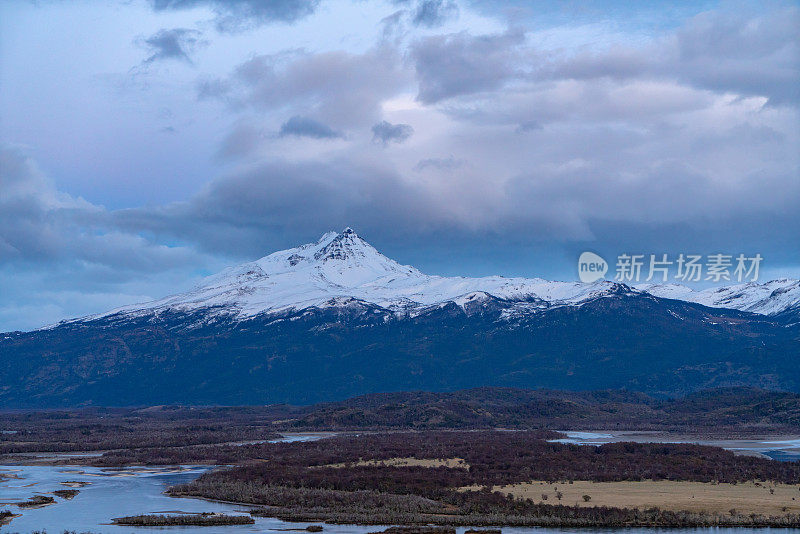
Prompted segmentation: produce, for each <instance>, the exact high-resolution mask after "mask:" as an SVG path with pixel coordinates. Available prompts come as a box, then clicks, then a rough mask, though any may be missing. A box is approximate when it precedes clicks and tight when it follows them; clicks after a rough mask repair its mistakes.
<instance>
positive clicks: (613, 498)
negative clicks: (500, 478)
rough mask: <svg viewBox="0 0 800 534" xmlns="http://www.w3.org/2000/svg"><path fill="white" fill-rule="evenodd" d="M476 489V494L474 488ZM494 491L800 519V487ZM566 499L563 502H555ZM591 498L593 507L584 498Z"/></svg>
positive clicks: (523, 487) (524, 487)
mask: <svg viewBox="0 0 800 534" xmlns="http://www.w3.org/2000/svg"><path fill="white" fill-rule="evenodd" d="M470 489H473V488H470ZM492 489H493V490H494V491H500V492H503V493H506V494H509V493H510V494H512V495H513V496H514V497H518V498H524V499H532V500H533V501H536V502H540V501H542V500H543V499H542V495H543V494H545V495H547V500H546V501H545V502H546V503H548V504H559V503H560V504H565V505H577V506H613V507H618V508H641V509H645V508H650V507H657V508H660V509H662V510H673V511H690V512H717V513H728V512H729V511H730V510H731V509H735V510H736V511H737V512H738V513H744V514H750V513H756V514H765V515H781V514H788V513H795V514H797V513H800V483H798V484H797V485H788V484H772V483H758V484H757V483H754V482H746V483H741V484H711V483H705V482H674V481H669V480H658V481H653V480H647V481H641V482H630V481H626V482H590V481H585V480H576V481H574V482H573V483H572V484H569V483H563V482H559V483H555V484H551V483H549V482H527V483H520V484H512V485H508V486H495V487H494V488H492ZM557 492H561V493H562V497H561V500H559V499H558V498H557V496H556V493H557ZM584 495H589V496H590V497H591V500H590V501H584V499H583V496H584Z"/></svg>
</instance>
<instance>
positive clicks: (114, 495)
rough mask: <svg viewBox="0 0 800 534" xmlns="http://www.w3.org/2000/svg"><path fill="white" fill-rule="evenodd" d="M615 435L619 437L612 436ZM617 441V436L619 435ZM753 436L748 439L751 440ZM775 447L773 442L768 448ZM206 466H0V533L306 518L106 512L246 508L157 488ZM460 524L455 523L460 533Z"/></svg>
mask: <svg viewBox="0 0 800 534" xmlns="http://www.w3.org/2000/svg"><path fill="white" fill-rule="evenodd" d="M577 434H578V433H570V438H569V439H571V440H576V442H586V443H588V442H590V441H592V440H594V442H593V443H592V444H597V443H595V442H596V441H598V440H604V441H602V442H608V440H612V439H614V437H615V436H612V435H611V434H610V433H609V434H601V433H580V435H577ZM322 437H324V435H321V434H304V435H295V436H290V437H287V438H285V439H284V440H282V441H297V440H312V439H320V438H322ZM616 437H617V438H619V436H616ZM618 440H619V439H618ZM754 443H755V445H754ZM726 444H727V445H730V446H731V447H729V448H734V447H733V446H737V445H738V446H739V447H740V448H746V449H748V450H750V449H751V448H752V447H758V448H764V449H765V450H784V449H786V448H787V447H788V448H789V449H790V450H793V449H791V448H792V447H800V441H798V440H786V441H781V442H777V443H768V442H747V443H744V442H743V443H739V444H737V443H736V442H727V443H726ZM770 447H774V449H770ZM208 469H210V468H209V467H208V466H184V467H182V468H180V469H176V468H173V467H170V468H130V469H123V470H110V469H100V468H91V467H75V466H0V471H2V472H3V473H4V474H6V475H15V476H16V477H18V478H12V479H10V480H7V481H5V482H3V483H0V510H3V509H9V510H11V511H13V512H14V513H21V514H22V516H21V517H18V518H16V519H14V520H13V521H12V522H11V524H10V525H7V526H5V527H0V532H3V533H6V532H9V533H11V532H21V533H27V532H32V531H34V530H47V531H48V532H50V534H60V533H61V532H63V531H64V530H74V531H76V532H94V533H99V532H109V533H115V532H117V533H121V532H125V533H128V532H155V531H158V532H163V531H165V530H168V531H169V530H171V531H181V532H189V531H194V530H197V531H201V532H206V533H209V534H212V533H234V532H266V531H279V530H281V529H304V528H305V527H306V526H308V523H302V524H299V523H287V522H284V521H280V520H277V519H270V518H256V523H255V525H236V526H226V527H203V528H199V527H167V528H161V529H156V528H154V529H150V528H139V527H136V528H133V527H120V526H115V525H111V524H110V522H111V519H112V518H114V517H120V516H125V515H136V514H142V513H181V512H192V513H198V512H225V513H227V514H232V515H237V514H241V515H245V514H247V510H248V508H247V507H244V506H239V505H232V504H224V503H214V502H208V501H203V500H200V499H185V498H173V497H168V496H166V495H164V494H163V491H164V490H165V489H166V488H167V487H168V486H171V485H174V484H180V483H184V482H188V481H191V480H193V479H194V478H196V477H197V476H199V475H200V474H202V473H203V472H205V471H207V470H208ZM65 481H80V482H88V483H89V485H87V486H85V487H83V488H77V489H79V490H80V493H79V494H78V495H77V496H76V497H75V498H74V499H72V500H64V499H61V498H58V497H56V504H53V505H50V506H46V507H44V508H38V509H32V510H19V509H18V508H17V507H16V506H4V505H6V504H8V503H10V502H16V501H20V500H25V499H28V498H30V497H31V496H33V495H36V494H48V493H49V492H52V491H53V490H57V489H67V488H66V486H64V485H62V482H65ZM324 528H325V532H330V533H333V534H340V533H341V534H344V533H353V534H367V533H368V532H375V531H378V530H381V527H375V526H372V527H360V526H354V525H325V527H324ZM464 530H465V529H459V534H463V531H464ZM657 530H659V529H626V530H625V532H626V533H630V534H634V533H648V534H652V533H653V532H655V531H657ZM772 530H774V531H775V532H776V533H778V532H780V533H787V534H788V533H793V534H797V533H800V529H789V530H787V529H772ZM752 531H755V530H752V529H669V530H664V532H669V533H671V534H688V533H690V532H699V533H703V534H712V533H713V534H741V533H743V532H752ZM757 531H758V532H763V533H766V532H769V531H770V529H758V530H757ZM503 532H504V534H524V533H537V534H547V533H551V532H552V533H556V532H558V533H562V534H564V533H568V532H575V533H584V534H585V533H587V532H613V531H611V530H606V529H558V530H556V529H541V528H524V529H523V528H504V529H503Z"/></svg>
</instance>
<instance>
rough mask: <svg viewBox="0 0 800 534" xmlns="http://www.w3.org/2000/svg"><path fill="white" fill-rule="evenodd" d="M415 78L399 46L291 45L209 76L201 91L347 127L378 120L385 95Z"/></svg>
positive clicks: (237, 104) (238, 105) (245, 105)
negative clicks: (334, 48)
mask: <svg viewBox="0 0 800 534" xmlns="http://www.w3.org/2000/svg"><path fill="white" fill-rule="evenodd" d="M410 81H411V74H410V72H409V71H408V70H407V68H406V67H405V66H404V65H403V63H402V61H401V56H400V54H399V52H398V51H397V50H396V49H394V48H393V47H389V46H381V47H378V48H375V49H371V50H368V51H367V52H365V53H363V54H350V53H347V52H322V53H317V54H310V53H306V52H303V51H290V52H286V53H282V54H272V55H260V56H255V57H253V58H252V59H250V60H248V61H246V62H244V63H242V64H240V65H239V66H238V67H236V68H235V69H234V72H233V73H232V74H231V75H230V76H228V77H226V78H224V79H214V80H204V81H203V82H202V84H201V86H200V87H199V88H198V95H199V96H201V97H204V98H219V99H222V100H224V101H226V102H228V103H230V104H231V105H232V106H234V107H235V108H237V109H241V108H256V109H259V110H267V111H273V110H284V109H286V108H289V109H294V110H297V111H298V114H300V115H305V116H314V117H315V118H316V120H319V121H320V122H323V123H324V124H328V125H330V126H331V127H332V128H334V129H337V130H347V129H349V128H352V127H359V126H366V125H368V124H374V121H375V120H376V119H377V118H378V117H379V116H380V106H381V103H382V102H383V100H384V99H386V98H388V97H390V96H393V95H395V94H398V93H399V92H400V91H402V90H403V88H405V87H407V86H408V85H409V83H410Z"/></svg>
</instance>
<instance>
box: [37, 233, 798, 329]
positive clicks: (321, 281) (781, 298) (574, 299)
mask: <svg viewBox="0 0 800 534" xmlns="http://www.w3.org/2000/svg"><path fill="white" fill-rule="evenodd" d="M621 292H622V293H624V292H632V293H633V292H642V293H647V294H650V295H653V296H656V297H660V298H668V299H673V300H680V301H684V302H693V303H697V304H701V305H704V306H709V307H713V308H727V309H735V310H740V311H746V312H751V313H759V314H762V315H777V314H780V313H782V312H784V311H786V310H789V309H792V308H794V307H798V306H800V280H790V279H782V280H773V281H769V282H765V283H763V284H758V283H749V284H738V285H733V286H725V287H719V288H712V289H708V290H702V291H695V290H693V289H691V288H689V287H686V286H682V285H678V284H640V285H636V286H632V287H631V286H628V285H625V284H621V283H617V282H614V281H611V280H599V281H597V282H593V283H589V284H585V283H581V282H562V281H550V280H545V279H542V278H523V277H504V276H486V277H480V278H469V277H445V276H437V275H428V274H425V273H423V272H421V271H420V270H418V269H416V268H415V267H412V266H409V265H402V264H400V263H398V262H396V261H394V260H392V259H390V258H388V257H386V256H384V255H383V254H381V253H380V252H379V251H377V250H376V249H375V248H374V247H373V246H372V245H370V244H369V243H368V242H366V241H365V240H363V239H362V238H361V237H360V236H359V235H358V234H356V233H355V232H354V231H353V230H352V229H351V228H349V227H348V228H345V229H344V230H343V231H342V232H334V231H331V232H327V233H325V234H324V235H323V236H322V237H321V238H320V239H319V240H318V241H317V242H315V243H307V244H304V245H300V246H298V247H294V248H290V249H286V250H281V251H277V252H274V253H272V254H269V255H267V256H264V257H262V258H259V259H257V260H254V261H251V262H245V263H243V264H240V265H237V266H233V267H229V268H227V269H224V270H223V271H221V272H219V273H216V274H214V275H211V276H209V277H206V278H205V279H204V280H202V281H201V282H200V283H199V284H197V285H196V286H195V287H194V288H193V289H191V290H189V291H186V292H183V293H178V294H175V295H170V296H167V297H163V298H161V299H156V300H154V301H150V302H146V303H141V304H133V305H128V306H123V307H120V308H116V309H114V310H111V311H108V312H104V313H100V314H94V315H89V316H86V317H79V318H75V319H68V320H65V321H61V322H59V323H55V324H53V325H49V326H48V327H45V328H52V327H54V326H57V325H59V324H63V323H67V322H73V321H91V320H95V319H100V318H104V317H109V316H112V315H128V316H137V315H143V314H149V313H162V312H164V311H167V310H170V311H180V312H192V311H197V310H200V309H208V310H213V314H217V315H227V316H230V317H233V318H237V319H240V320H243V319H246V318H250V317H254V316H256V315H260V314H281V313H284V312H287V311H297V310H304V309H309V308H312V307H316V308H319V307H326V306H339V305H342V303H343V302H350V301H352V300H353V299H354V300H355V301H360V302H363V303H367V304H371V305H377V306H378V307H380V308H382V309H384V310H386V311H388V312H390V313H395V314H401V315H408V314H412V315H413V314H415V313H421V312H422V311H424V310H426V309H428V308H430V307H435V306H442V305H446V304H447V303H449V302H454V303H456V304H457V305H459V306H462V307H464V306H466V305H468V304H469V303H473V302H475V301H476V300H482V299H487V298H489V297H494V298H498V299H503V300H507V301H512V302H516V303H518V305H517V310H516V312H522V313H536V312H538V311H541V310H543V309H549V308H552V307H556V306H578V305H581V304H583V303H585V302H588V301H590V300H593V299H596V298H600V297H603V296H608V295H612V294H617V293H621ZM509 313H513V312H509Z"/></svg>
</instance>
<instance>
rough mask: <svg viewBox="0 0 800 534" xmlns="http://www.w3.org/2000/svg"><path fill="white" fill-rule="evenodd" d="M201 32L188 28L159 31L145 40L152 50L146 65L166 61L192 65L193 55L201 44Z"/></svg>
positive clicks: (145, 61)
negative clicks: (173, 60) (171, 60)
mask: <svg viewBox="0 0 800 534" xmlns="http://www.w3.org/2000/svg"><path fill="white" fill-rule="evenodd" d="M200 35H201V34H200V32H199V31H196V30H188V29H186V28H173V29H171V30H166V29H164V30H159V31H158V32H156V33H154V34H153V35H151V36H150V37H148V38H146V39H144V40H143V43H144V45H145V46H147V47H148V48H149V49H150V56H149V57H148V58H147V59H145V60H144V63H153V62H154V61H161V60H164V59H177V60H180V61H186V62H187V63H192V58H191V54H192V52H193V51H194V48H195V47H196V46H197V45H198V43H200Z"/></svg>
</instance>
